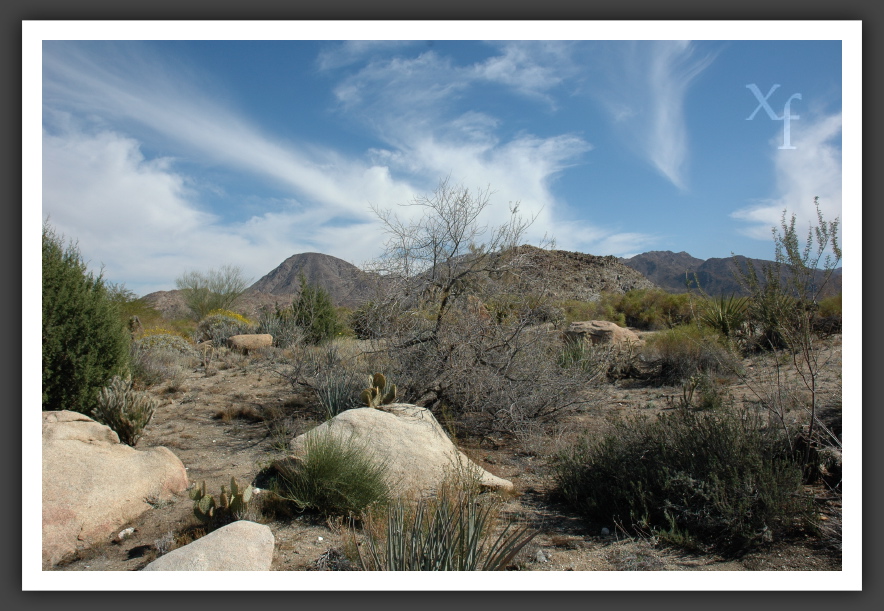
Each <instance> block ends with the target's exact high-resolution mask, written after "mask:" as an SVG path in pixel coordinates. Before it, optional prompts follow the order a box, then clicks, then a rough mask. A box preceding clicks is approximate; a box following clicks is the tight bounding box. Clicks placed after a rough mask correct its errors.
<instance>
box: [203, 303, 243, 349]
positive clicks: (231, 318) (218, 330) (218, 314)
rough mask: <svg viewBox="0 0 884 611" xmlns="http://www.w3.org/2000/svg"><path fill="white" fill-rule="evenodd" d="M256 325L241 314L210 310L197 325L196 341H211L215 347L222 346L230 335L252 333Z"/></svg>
mask: <svg viewBox="0 0 884 611" xmlns="http://www.w3.org/2000/svg"><path fill="white" fill-rule="evenodd" d="M255 328H256V325H255V323H254V322H253V321H251V320H249V319H248V318H246V317H245V316H242V315H241V314H237V313H236V312H231V311H230V310H212V311H211V312H209V314H208V316H206V317H205V318H203V319H202V320H201V321H200V323H199V325H197V328H196V331H197V339H198V340H199V341H207V340H211V341H212V342H213V343H214V344H215V345H222V344H223V343H224V342H226V341H227V339H228V338H229V337H231V336H232V335H242V334H243V333H254V332H255Z"/></svg>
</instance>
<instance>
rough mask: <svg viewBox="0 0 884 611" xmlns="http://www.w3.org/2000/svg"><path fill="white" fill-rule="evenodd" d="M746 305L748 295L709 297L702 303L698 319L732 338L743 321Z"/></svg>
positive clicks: (747, 303) (747, 305)
mask: <svg viewBox="0 0 884 611" xmlns="http://www.w3.org/2000/svg"><path fill="white" fill-rule="evenodd" d="M748 307H749V298H748V297H737V296H736V295H731V296H729V297H725V296H723V295H722V296H720V297H718V298H709V299H707V300H706V302H705V303H704V304H703V308H702V311H701V312H700V320H701V321H703V322H704V323H706V324H707V325H709V326H710V327H712V328H713V329H715V330H716V331H718V332H719V333H721V334H722V335H723V336H724V337H727V338H732V337H733V336H734V334H735V333H736V332H737V331H738V330H739V329H740V327H742V325H743V323H744V322H745V320H746V311H747V308H748Z"/></svg>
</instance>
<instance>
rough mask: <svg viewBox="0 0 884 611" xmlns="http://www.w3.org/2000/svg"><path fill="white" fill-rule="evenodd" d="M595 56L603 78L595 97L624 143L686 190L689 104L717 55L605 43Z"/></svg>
mask: <svg viewBox="0 0 884 611" xmlns="http://www.w3.org/2000/svg"><path fill="white" fill-rule="evenodd" d="M592 50H593V51H592V55H593V59H592V61H593V63H594V64H595V65H596V67H597V69H598V72H599V75H600V78H601V83H599V84H598V85H597V86H595V87H594V88H593V91H594V93H593V94H592V95H593V96H594V97H596V99H597V100H598V101H599V102H600V103H601V104H602V106H603V107H604V108H605V109H606V110H607V112H608V114H609V115H610V116H611V118H612V119H613V120H614V122H615V124H616V125H617V126H618V129H619V131H620V133H621V135H622V138H623V139H624V141H625V142H627V143H628V145H629V146H630V147H631V148H633V150H635V151H636V152H637V154H639V155H641V156H642V157H644V158H645V159H646V160H647V161H648V162H649V163H650V164H651V165H652V166H653V167H654V168H655V169H656V170H657V171H658V172H659V173H660V174H661V175H662V176H663V177H665V178H666V179H667V180H668V181H669V182H671V183H672V184H673V185H675V186H676V187H677V188H678V189H680V190H686V189H687V188H688V166H689V161H690V154H689V153H690V151H689V146H688V140H689V139H688V132H687V126H686V120H685V113H684V103H685V98H686V97H687V94H688V90H689V89H690V86H691V84H692V83H693V82H694V80H695V79H696V78H697V76H699V75H700V74H701V73H702V72H703V71H704V70H705V69H706V68H707V67H709V65H711V63H712V62H713V61H714V59H715V57H714V55H712V54H707V55H699V54H698V52H697V50H696V48H695V46H694V45H693V44H692V43H690V42H684V41H650V42H622V43H613V44H612V43H607V44H605V45H604V46H603V47H601V48H599V47H598V46H594V47H592ZM599 51H601V52H599Z"/></svg>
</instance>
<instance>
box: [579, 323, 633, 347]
mask: <svg viewBox="0 0 884 611" xmlns="http://www.w3.org/2000/svg"><path fill="white" fill-rule="evenodd" d="M565 339H566V340H568V341H588V342H590V343H591V344H593V345H597V344H614V345H616V346H623V345H625V344H628V343H630V344H633V345H639V344H640V343H641V340H640V338H639V336H638V335H637V334H636V333H634V332H632V331H630V330H629V329H624V328H623V327H621V326H619V325H617V324H615V323H612V322H608V321H607V320H587V321H583V322H572V323H571V324H570V325H568V328H567V329H566V330H565Z"/></svg>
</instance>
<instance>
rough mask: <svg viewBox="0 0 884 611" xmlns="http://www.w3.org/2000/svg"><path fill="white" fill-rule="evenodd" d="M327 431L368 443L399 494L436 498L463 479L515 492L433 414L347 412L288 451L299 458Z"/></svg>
mask: <svg viewBox="0 0 884 611" xmlns="http://www.w3.org/2000/svg"><path fill="white" fill-rule="evenodd" d="M326 432H328V433H330V434H334V435H340V436H341V437H342V438H343V439H347V440H351V439H353V440H356V442H358V443H364V444H366V445H367V447H368V449H369V450H370V451H371V452H372V453H373V454H374V455H375V456H376V457H378V458H379V459H380V460H383V461H385V462H386V463H387V473H388V484H389V485H390V486H391V489H392V490H393V492H394V493H395V494H398V495H402V496H420V495H425V494H432V493H433V492H434V491H436V490H438V489H439V487H440V486H441V485H442V484H443V483H444V481H445V480H446V478H447V479H449V480H450V479H452V478H458V477H464V476H466V477H467V478H473V477H475V478H476V479H477V480H478V482H479V484H480V486H481V487H483V488H485V489H491V490H512V489H513V484H512V482H510V481H509V480H505V479H502V478H500V477H497V476H495V475H493V474H491V473H489V472H488V471H486V470H484V469H482V468H481V467H479V466H478V465H477V464H475V463H474V462H472V461H471V460H470V459H469V458H468V457H467V456H466V455H465V454H464V453H463V452H461V451H460V450H458V449H457V447H456V446H455V445H454V443H452V441H451V439H450V438H449V437H448V434H447V433H446V432H445V429H443V428H442V426H441V425H440V424H439V422H438V421H437V420H436V418H435V417H434V416H433V413H432V412H431V411H430V410H428V409H424V408H422V407H418V406H416V405H409V404H407V403H396V404H392V405H385V406H383V407H382V408H380V409H375V408H372V407H364V408H358V409H351V410H347V411H345V412H342V413H340V414H338V415H337V416H335V417H334V418H332V419H331V420H329V421H327V422H324V423H322V424H321V425H319V426H318V427H316V428H314V429H312V430H310V431H308V432H307V433H304V434H303V435H300V436H298V437H296V438H295V439H293V440H292V441H291V443H290V444H289V448H290V449H291V451H292V453H293V454H294V455H295V456H298V455H302V454H303V452H304V443H305V440H306V439H307V437H308V436H309V435H318V434H323V433H326Z"/></svg>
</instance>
